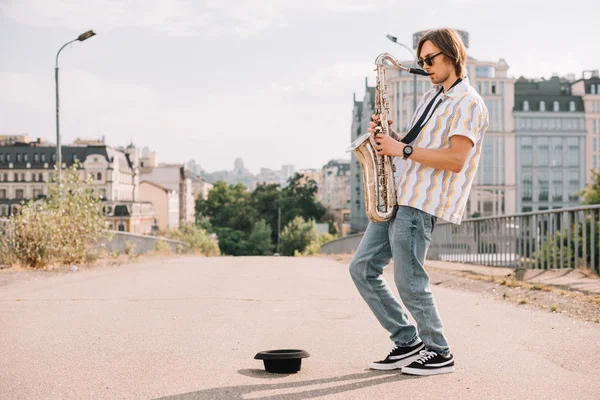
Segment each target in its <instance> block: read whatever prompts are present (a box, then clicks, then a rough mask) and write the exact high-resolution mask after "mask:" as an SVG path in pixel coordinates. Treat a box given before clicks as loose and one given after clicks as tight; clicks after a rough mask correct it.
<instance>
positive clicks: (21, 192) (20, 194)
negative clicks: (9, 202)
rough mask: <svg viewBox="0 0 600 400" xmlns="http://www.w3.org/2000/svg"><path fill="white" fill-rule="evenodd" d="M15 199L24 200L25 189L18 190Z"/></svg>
mask: <svg viewBox="0 0 600 400" xmlns="http://www.w3.org/2000/svg"><path fill="white" fill-rule="evenodd" d="M15 198H17V199H22V198H23V189H17V190H16V191H15Z"/></svg>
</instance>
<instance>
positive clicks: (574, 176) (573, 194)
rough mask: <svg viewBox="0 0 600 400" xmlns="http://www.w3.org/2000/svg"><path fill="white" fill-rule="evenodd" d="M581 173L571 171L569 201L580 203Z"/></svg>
mask: <svg viewBox="0 0 600 400" xmlns="http://www.w3.org/2000/svg"><path fill="white" fill-rule="evenodd" d="M579 189H580V188H579V172H578V171H569V201H579V196H577V192H578V191H579Z"/></svg>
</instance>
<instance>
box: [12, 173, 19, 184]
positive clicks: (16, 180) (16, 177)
mask: <svg viewBox="0 0 600 400" xmlns="http://www.w3.org/2000/svg"><path fill="white" fill-rule="evenodd" d="M14 178H15V179H13V181H14V182H19V174H17V173H16V172H15V176H14Z"/></svg>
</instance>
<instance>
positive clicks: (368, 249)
mask: <svg viewBox="0 0 600 400" xmlns="http://www.w3.org/2000/svg"><path fill="white" fill-rule="evenodd" d="M436 219H437V218H436V217H434V216H432V215H431V214H428V213H426V212H424V211H421V210H418V209H415V208H411V207H406V206H400V207H398V210H397V212H396V215H395V217H393V218H392V219H390V220H389V221H386V222H382V223H374V222H369V225H368V227H367V230H366V231H365V234H364V236H363V238H362V240H361V242H360V245H359V246H358V250H357V251H356V254H355V255H354V257H353V258H352V261H351V262H350V275H351V276H352V279H353V280H354V283H355V285H356V287H357V288H358V291H359V292H360V294H361V296H362V297H363V299H364V300H365V301H366V303H367V305H368V306H369V307H370V308H371V311H373V313H374V314H375V317H377V319H378V320H379V322H380V323H381V325H382V326H383V327H384V328H385V329H386V330H387V331H388V332H389V333H390V338H391V339H392V341H393V342H394V343H396V345H398V346H407V345H410V344H413V343H414V342H416V341H417V339H418V338H420V339H421V340H422V341H423V343H424V344H425V346H426V347H427V348H428V349H430V350H433V351H435V352H437V353H439V354H443V355H447V354H449V353H450V347H449V346H448V342H447V341H446V338H445V337H444V332H443V326H442V320H441V318H440V314H439V312H438V310H437V307H436V304H435V300H434V298H433V293H431V289H430V288H429V276H428V275H427V272H426V271H425V268H424V262H425V255H426V254H427V249H428V248H429V244H430V242H431V233H432V232H433V228H434V226H435V222H436ZM391 259H393V260H394V281H395V283H396V287H397V288H398V292H399V293H400V298H401V299H402V302H403V303H404V305H405V306H406V308H407V309H408V311H409V312H410V313H411V315H412V316H413V318H414V320H415V321H416V323H417V328H415V327H414V326H413V325H412V324H411V323H410V322H409V321H408V317H407V315H406V312H405V311H404V310H403V309H402V306H401V305H400V303H399V302H398V300H397V299H396V297H394V295H393V294H392V291H391V290H390V288H389V286H388V284H387V282H386V281H385V279H384V278H383V275H382V274H383V269H384V268H385V267H386V266H387V265H388V263H389V262H390V260H391ZM417 333H418V334H417Z"/></svg>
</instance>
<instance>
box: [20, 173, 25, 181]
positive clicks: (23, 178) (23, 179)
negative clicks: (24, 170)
mask: <svg viewBox="0 0 600 400" xmlns="http://www.w3.org/2000/svg"><path fill="white" fill-rule="evenodd" d="M21 182H25V174H21Z"/></svg>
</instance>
